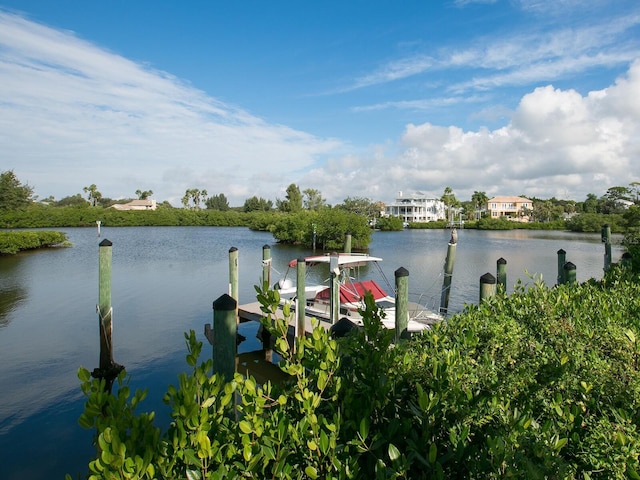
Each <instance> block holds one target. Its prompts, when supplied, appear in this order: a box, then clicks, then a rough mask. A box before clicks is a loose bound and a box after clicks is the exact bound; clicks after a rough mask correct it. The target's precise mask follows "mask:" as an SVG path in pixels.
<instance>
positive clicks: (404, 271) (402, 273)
mask: <svg viewBox="0 0 640 480" xmlns="http://www.w3.org/2000/svg"><path fill="white" fill-rule="evenodd" d="M394 275H395V276H396V278H399V277H408V276H409V270H407V269H406V268H404V267H400V268H399V269H397V270H396V271H395V272H394Z"/></svg>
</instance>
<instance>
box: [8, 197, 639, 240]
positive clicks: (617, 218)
mask: <svg viewBox="0 0 640 480" xmlns="http://www.w3.org/2000/svg"><path fill="white" fill-rule="evenodd" d="M346 214H348V215H353V217H351V216H350V217H349V218H353V219H356V218H357V219H358V220H357V221H356V222H355V224H354V229H360V227H361V226H362V225H361V224H363V222H364V223H365V224H366V223H367V222H369V223H370V220H369V218H368V217H366V216H364V215H358V214H356V213H352V212H348V211H346V210H344V209H340V208H336V207H333V208H332V207H328V206H327V207H323V208H320V209H319V210H313V211H309V210H302V211H299V212H295V213H287V212H280V211H275V210H272V211H252V212H243V211H238V210H224V211H222V210H212V209H186V208H173V207H167V206H159V207H158V208H157V209H156V210H141V211H136V210H129V211H120V210H116V209H113V208H104V207H100V206H96V207H91V206H87V205H82V206H67V207H54V206H48V205H42V204H32V205H30V206H28V207H24V208H19V209H4V210H3V209H0V228H62V227H95V226H96V222H97V221H100V222H101V223H102V225H104V226H109V227H138V226H219V227H223V226H225V227H248V228H251V229H254V230H263V231H271V232H274V231H275V230H276V229H275V225H277V224H280V225H281V226H282V224H286V223H287V222H285V220H284V219H285V218H288V219H289V223H293V224H295V227H296V228H298V229H299V228H301V227H302V228H305V229H306V233H308V234H309V235H311V231H312V230H313V227H312V225H313V224H314V223H315V224H316V228H317V226H318V222H319V221H321V222H330V223H335V222H338V223H343V222H342V219H343V217H344V215H346ZM296 219H297V220H296ZM626 223H628V222H627V220H626V219H625V216H624V215H621V214H617V213H616V214H613V213H612V214H603V213H580V214H576V215H574V216H573V217H571V218H570V219H568V220H555V221H551V222H530V223H519V222H513V221H509V220H506V219H498V220H494V219H490V218H482V219H480V220H469V221H466V222H465V224H464V228H475V229H479V230H513V229H530V230H570V231H575V232H600V230H601V228H602V225H604V224H608V225H610V226H611V231H612V232H614V233H621V232H623V231H624V229H625V226H626ZM375 227H376V228H378V229H382V230H401V229H402V228H403V224H402V221H401V220H400V219H398V218H384V217H383V218H378V219H376V224H375ZM446 227H447V223H446V222H444V221H440V222H426V223H411V224H410V225H409V228H418V229H422V228H429V229H433V228H436V229H437V228H446ZM343 235H344V232H342V233H341V234H340V235H338V236H343ZM285 237H286V235H283V238H281V239H277V240H279V241H286V239H285ZM299 240H300V239H299V238H297V239H296V241H299ZM367 243H368V242H367Z"/></svg>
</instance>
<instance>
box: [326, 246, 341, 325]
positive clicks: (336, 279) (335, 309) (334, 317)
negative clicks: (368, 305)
mask: <svg viewBox="0 0 640 480" xmlns="http://www.w3.org/2000/svg"><path fill="white" fill-rule="evenodd" d="M339 258H340V257H339V256H338V253H337V252H331V256H330V257H329V270H330V272H329V278H330V282H331V283H330V285H329V296H330V298H329V320H330V321H331V325H335V324H336V322H337V321H338V317H339V316H340V266H339V264H338V261H339Z"/></svg>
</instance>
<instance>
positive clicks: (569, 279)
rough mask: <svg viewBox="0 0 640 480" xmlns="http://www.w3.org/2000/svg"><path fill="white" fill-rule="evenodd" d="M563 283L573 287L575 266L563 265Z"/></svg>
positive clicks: (570, 264)
mask: <svg viewBox="0 0 640 480" xmlns="http://www.w3.org/2000/svg"><path fill="white" fill-rule="evenodd" d="M563 268H564V283H567V284H569V285H573V284H575V283H576V266H575V265H574V264H573V263H571V262H567V263H565V264H564V267H563Z"/></svg>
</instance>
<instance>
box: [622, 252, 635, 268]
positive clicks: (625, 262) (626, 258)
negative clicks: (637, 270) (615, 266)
mask: <svg viewBox="0 0 640 480" xmlns="http://www.w3.org/2000/svg"><path fill="white" fill-rule="evenodd" d="M631 258H632V257H631V254H630V253H629V252H624V253H623V254H622V257H621V258H620V263H622V266H623V267H631V263H632V260H631Z"/></svg>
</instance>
